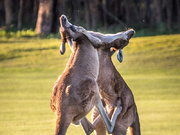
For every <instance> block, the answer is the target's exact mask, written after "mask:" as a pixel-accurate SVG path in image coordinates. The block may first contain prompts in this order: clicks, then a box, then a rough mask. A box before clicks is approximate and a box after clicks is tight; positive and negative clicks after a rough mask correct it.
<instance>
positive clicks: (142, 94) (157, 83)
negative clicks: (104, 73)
mask: <svg viewBox="0 0 180 135" xmlns="http://www.w3.org/2000/svg"><path fill="white" fill-rule="evenodd" d="M60 42H61V41H60V39H54V38H51V39H40V38H38V37H35V38H30V39H29V38H27V37H19V38H18V37H16V38H14V37H11V38H9V37H6V36H4V37H0V103H1V105H0V134H1V135H41V134H42V135H50V134H54V130H55V114H53V113H52V111H51V109H50V98H51V92H52V86H53V84H54V82H55V80H56V78H57V77H58V75H59V74H61V73H62V72H63V70H64V68H65V65H66V63H67V60H68V58H69V55H70V52H71V51H70V49H69V47H67V51H66V53H65V55H63V56H61V55H60V54H59V45H60ZM113 61H114V64H115V66H116V67H117V69H118V70H119V72H120V73H121V75H122V76H123V78H124V79H125V81H126V82H127V84H128V85H129V87H130V88H131V89H132V92H133V94H134V97H135V101H136V104H137V108H138V112H139V117H140V122H141V130H142V135H160V134H163V135H170V134H173V135H174V134H179V132H180V129H179V126H180V124H179V121H180V107H179V105H180V91H179V88H180V63H179V61H180V35H166V36H155V37H144V38H133V39H131V41H130V43H129V45H128V46H127V47H126V48H124V61H123V63H119V62H118V61H117V59H116V55H114V56H113ZM88 117H89V118H90V114H89V115H88ZM83 134H84V133H83V130H82V128H81V127H75V126H73V125H71V126H70V127H69V129H68V132H67V135H83Z"/></svg>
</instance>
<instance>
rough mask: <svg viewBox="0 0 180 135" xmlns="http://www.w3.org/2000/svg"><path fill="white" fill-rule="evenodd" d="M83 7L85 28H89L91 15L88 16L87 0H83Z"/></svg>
mask: <svg viewBox="0 0 180 135" xmlns="http://www.w3.org/2000/svg"><path fill="white" fill-rule="evenodd" d="M84 8H85V19H86V29H90V28H91V16H90V7H89V0H84Z"/></svg>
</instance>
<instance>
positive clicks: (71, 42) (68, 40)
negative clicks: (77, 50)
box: [67, 38, 74, 52]
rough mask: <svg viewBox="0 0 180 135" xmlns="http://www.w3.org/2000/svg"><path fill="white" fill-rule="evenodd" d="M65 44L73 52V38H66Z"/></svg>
mask: <svg viewBox="0 0 180 135" xmlns="http://www.w3.org/2000/svg"><path fill="white" fill-rule="evenodd" d="M67 42H68V44H69V46H70V48H71V51H72V52H74V43H73V38H68V39H67Z"/></svg>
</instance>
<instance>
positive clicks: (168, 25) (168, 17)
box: [166, 0, 172, 30]
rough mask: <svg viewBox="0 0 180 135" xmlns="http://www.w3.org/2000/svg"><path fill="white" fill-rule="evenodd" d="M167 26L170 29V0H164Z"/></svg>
mask: <svg viewBox="0 0 180 135" xmlns="http://www.w3.org/2000/svg"><path fill="white" fill-rule="evenodd" d="M166 11H167V28H168V29H169V30H171V25H172V0H166Z"/></svg>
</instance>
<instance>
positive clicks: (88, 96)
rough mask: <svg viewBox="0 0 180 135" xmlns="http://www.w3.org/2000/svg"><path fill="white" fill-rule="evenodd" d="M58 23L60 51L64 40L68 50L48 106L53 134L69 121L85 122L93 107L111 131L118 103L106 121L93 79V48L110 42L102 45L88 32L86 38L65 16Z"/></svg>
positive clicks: (96, 64) (95, 69)
mask: <svg viewBox="0 0 180 135" xmlns="http://www.w3.org/2000/svg"><path fill="white" fill-rule="evenodd" d="M60 24H61V27H60V34H61V37H62V44H61V46H60V52H61V54H63V53H64V52H65V42H66V41H67V42H68V43H69V45H70V48H71V49H72V53H71V56H70V58H69V61H68V63H67V65H66V68H65V71H64V72H63V73H62V75H60V76H59V77H58V79H57V81H56V83H55V84H54V87H53V92H52V96H51V109H52V111H53V112H55V113H56V130H55V135H65V133H66V131H67V128H68V127H69V125H70V123H71V122H72V123H74V124H78V123H79V121H80V122H81V123H85V124H86V119H85V118H84V117H85V116H86V115H87V114H88V113H89V112H90V110H91V109H92V108H93V107H94V106H96V107H97V109H98V110H99V113H100V115H101V117H102V119H103V121H104V123H105V125H106V128H107V130H108V132H109V133H111V132H112V131H113V129H114V126H113V123H114V125H115V120H116V118H117V116H118V115H119V114H120V112H121V106H120V105H118V106H117V107H116V111H115V113H114V114H113V118H112V121H110V120H109V117H108V116H107V114H106V112H105V110H104V107H103V105H102V102H101V99H100V96H99V88H98V85H97V82H96V80H97V77H98V74H99V58H98V53H97V48H99V47H100V46H101V45H104V46H111V44H103V43H102V42H101V40H99V39H98V38H95V37H93V36H91V35H89V36H88V38H87V36H86V35H85V34H84V33H83V32H84V29H83V28H82V27H77V26H75V25H72V24H71V23H69V22H68V20H67V18H66V16H65V15H62V16H61V17H60ZM89 38H90V39H91V41H90V40H89ZM116 39H119V40H127V39H128V36H127V35H126V34H121V35H119V36H117V37H116V38H114V40H116ZM73 41H74V42H73ZM92 41H93V43H94V44H92ZM112 42H113V40H112ZM111 47H113V46H111ZM114 47H116V46H114Z"/></svg>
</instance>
